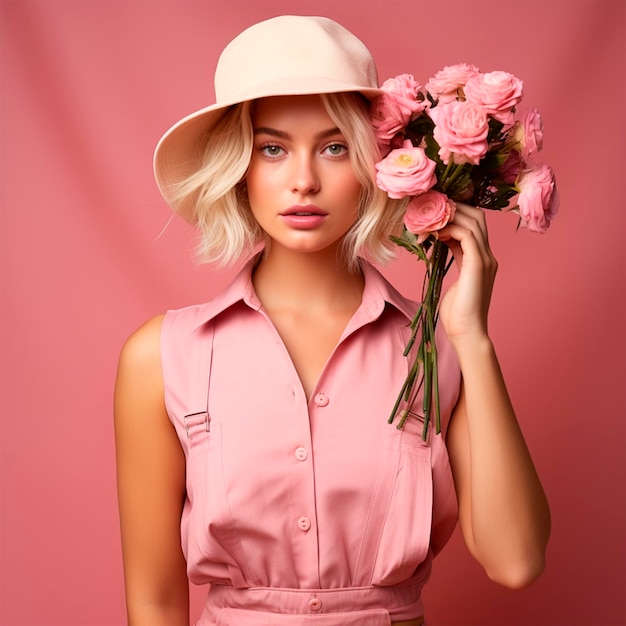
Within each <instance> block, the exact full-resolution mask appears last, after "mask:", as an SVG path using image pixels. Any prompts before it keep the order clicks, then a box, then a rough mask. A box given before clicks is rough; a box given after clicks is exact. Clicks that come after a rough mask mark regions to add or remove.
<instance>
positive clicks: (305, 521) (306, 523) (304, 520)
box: [298, 516, 311, 532]
mask: <svg viewBox="0 0 626 626" xmlns="http://www.w3.org/2000/svg"><path fill="white" fill-rule="evenodd" d="M298 528H299V529H300V530H301V531H302V532H306V531H307V530H309V528H311V520H310V519H309V518H308V517H304V516H302V517H301V518H300V519H299V520H298Z"/></svg>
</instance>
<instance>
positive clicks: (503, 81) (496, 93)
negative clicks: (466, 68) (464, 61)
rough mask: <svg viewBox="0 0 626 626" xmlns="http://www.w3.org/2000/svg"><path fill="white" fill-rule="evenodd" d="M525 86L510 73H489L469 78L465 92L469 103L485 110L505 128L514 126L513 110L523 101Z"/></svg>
mask: <svg viewBox="0 0 626 626" xmlns="http://www.w3.org/2000/svg"><path fill="white" fill-rule="evenodd" d="M523 87H524V84H523V83H522V81H521V80H519V79H518V78H515V76H513V74H509V73H508V72H488V73H487V74H477V75H476V76H472V77H471V78H469V80H468V81H467V83H466V84H465V88H464V92H465V97H466V98H467V100H468V102H472V103H473V104H475V105H476V106H479V107H482V108H483V109H485V111H486V113H487V114H488V115H492V116H493V117H495V118H496V119H497V120H499V121H500V122H502V123H503V124H504V125H505V126H510V125H512V124H513V122H514V119H513V114H512V109H513V108H514V107H516V106H517V105H518V104H519V103H520V102H521V100H522V92H523Z"/></svg>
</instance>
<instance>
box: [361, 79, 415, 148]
mask: <svg viewBox="0 0 626 626" xmlns="http://www.w3.org/2000/svg"><path fill="white" fill-rule="evenodd" d="M381 89H383V91H384V93H383V94H382V95H380V96H378V97H377V98H374V100H373V101H372V105H371V109H370V116H371V120H372V126H373V127H374V133H375V134H376V138H377V139H378V142H379V143H380V144H382V145H388V144H389V142H390V141H391V139H392V138H393V136H394V135H395V134H396V133H399V132H401V131H402V130H404V127H405V126H406V125H407V124H408V123H409V122H410V121H411V118H412V116H413V115H414V114H415V113H417V112H419V111H423V110H424V108H426V102H420V101H418V100H417V94H418V92H419V90H420V89H421V85H420V84H419V83H418V82H417V81H416V80H415V78H413V76H412V75H411V74H400V75H399V76H396V77H395V78H390V79H388V80H386V81H385V82H384V83H383V84H382V86H381Z"/></svg>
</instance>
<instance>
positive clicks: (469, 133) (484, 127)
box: [430, 100, 489, 165]
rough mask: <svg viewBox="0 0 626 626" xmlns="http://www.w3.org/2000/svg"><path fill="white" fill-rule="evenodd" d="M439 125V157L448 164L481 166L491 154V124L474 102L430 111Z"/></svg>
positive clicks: (451, 103) (438, 106)
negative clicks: (479, 164)
mask: <svg viewBox="0 0 626 626" xmlns="http://www.w3.org/2000/svg"><path fill="white" fill-rule="evenodd" d="M430 117H431V118H432V120H433V121H434V122H435V130H434V131H433V136H434V138H435V141H436V142H437V143H438V144H439V156H440V157H441V160H442V161H443V162H444V163H448V162H449V161H450V159H452V161H453V162H454V163H473V164H474V165H477V164H478V162H479V161H480V159H482V157H484V156H485V154H487V148H488V147H489V146H488V144H487V134H488V132H489V121H488V118H487V115H486V113H485V112H484V111H483V110H482V109H481V108H480V107H477V106H475V105H473V104H471V103H470V102H459V101H457V100H454V101H452V102H447V103H444V104H438V105H437V106H436V107H435V108H433V109H430Z"/></svg>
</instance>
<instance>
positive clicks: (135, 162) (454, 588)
mask: <svg viewBox="0 0 626 626" xmlns="http://www.w3.org/2000/svg"><path fill="white" fill-rule="evenodd" d="M281 13H308V14H322V15H327V16H329V17H332V18H335V19H337V20H339V21H340V22H342V23H344V24H345V25H346V26H348V27H349V28H351V29H352V30H353V31H355V32H356V33H357V34H358V35H360V36H361V37H362V38H363V39H364V40H365V41H366V42H367V43H368V45H369V47H370V48H371V49H372V51H373V52H374V54H375V56H376V57H377V59H378V61H379V67H380V75H381V78H382V79H384V78H386V77H388V76H390V75H393V74H398V73H401V72H412V73H414V74H415V75H416V77H417V78H418V80H421V81H422V82H425V80H426V79H427V78H428V77H429V76H430V75H432V74H433V73H434V72H435V71H436V70H438V69H440V68H441V67H443V66H444V65H446V64H452V63H456V62H460V61H465V62H469V63H473V64H475V65H478V66H479V67H481V69H483V70H484V71H488V70H493V69H505V70H508V71H510V72H513V73H515V74H516V75H518V76H519V77H520V78H522V79H523V80H524V81H525V85H526V89H525V91H526V102H525V103H526V104H529V105H532V106H536V107H538V108H539V109H540V111H541V112H542V114H543V117H544V120H545V125H546V147H545V151H544V152H545V160H546V161H547V162H548V163H550V164H551V165H552V166H553V167H554V169H555V170H556V171H557V174H558V181H559V185H560V192H561V199H562V210H561V214H560V216H559V218H558V220H557V222H556V223H555V224H554V226H553V228H552V229H551V231H550V232H549V234H548V235H545V236H539V235H532V234H530V233H528V232H519V233H517V234H515V219H514V218H513V217H512V216H507V215H500V214H493V215H490V216H489V217H490V220H489V221H490V227H491V238H492V243H493V247H494V250H495V252H496V254H497V256H498V258H499V261H500V268H501V269H500V272H499V281H498V285H497V291H496V294H495V301H494V305H493V318H492V319H493V321H492V329H493V335H494V338H495V340H496V342H497V345H498V346H499V352H500V356H501V360H502V365H503V368H504V370H505V373H506V375H507V379H508V381H509V385H510V391H511V394H512V396H513V399H514V402H515V404H516V406H517V409H518V413H519V417H520V420H521V423H522V425H523V430H524V432H525V435H526V437H527V440H528V443H529V445H530V448H531V450H532V452H533V455H534V458H535V459H536V463H537V466H538V468H539V471H540V473H541V475H542V478H543V481H544V484H545V488H546V490H547V492H548V495H549V498H550V501H551V505H552V512H553V523H554V528H553V537H552V541H551V544H550V549H549V554H548V557H549V559H548V568H547V571H546V573H545V575H544V577H543V578H542V579H541V580H540V581H539V582H538V583H537V584H536V585H534V586H533V587H531V588H530V589H528V590H525V591H521V592H511V591H506V590H504V589H501V588H499V587H498V586H496V585H495V584H493V583H491V582H489V581H488V580H487V579H486V577H485V575H484V574H483V573H482V571H480V569H479V568H478V567H477V566H476V565H475V564H474V563H473V562H472V560H471V559H470V557H469V556H468V555H467V553H466V551H465V548H464V547H463V545H462V542H461V540H460V537H459V534H458V532H457V533H456V534H455V536H454V538H453V540H452V541H451V543H450V545H449V546H448V548H447V549H446V550H445V551H444V553H443V554H442V555H441V557H439V558H438V560H437V561H436V564H435V570H434V576H433V580H432V583H431V584H430V586H429V588H428V590H427V593H426V600H427V616H428V618H429V621H430V623H431V624H466V625H467V624H520V625H521V624H537V625H539V624H541V625H548V624H572V625H574V624H594V625H601V624H624V623H625V612H624V589H625V579H624V557H625V544H624V528H625V517H624V510H625V502H624V494H625V482H624V478H625V467H624V421H625V420H624V417H625V415H624V413H625V411H624V408H625V407H624V380H625V376H624V375H625V371H624V347H625V336H624V319H625V315H624V314H625V306H624V305H625V299H624V286H625V276H624V215H625V210H624V209H625V206H624V172H625V171H626V170H625V159H624V120H625V116H624V96H625V85H624V76H625V67H624V58H625V44H624V38H625V28H624V24H625V4H624V3H623V2H622V1H621V0H615V1H607V0H581V1H571V0H564V1H550V0H546V1H543V2H532V1H524V0H519V1H518V0H511V1H500V2H494V1H489V0H485V1H478V0H477V1H472V0H465V1H462V0H459V1H452V0H450V1H447V0H439V1H418V0H415V1H413V2H402V1H394V0H387V1H382V0H379V1H374V2H370V1H367V0H361V1H355V2H341V1H337V0H328V1H322V0H309V1H308V2H306V3H305V2H298V1H296V0H291V1H278V0H266V1H263V2H252V1H249V2H242V1H238V0H229V1H228V2H222V1H215V2H208V1H207V2H191V1H189V2H188V1H185V0H181V1H175V0H170V1H154V2H149V1H146V0H144V1H142V0H138V1H133V2H117V1H109V2H81V1H78V0H74V1H72V0H69V1H63V2H55V1H51V2H34V1H28V0H26V1H20V2H17V1H4V2H2V3H1V4H0V18H1V29H2V30H1V33H0V35H1V38H0V41H1V46H2V49H1V63H2V66H1V72H2V73H1V76H2V89H1V93H2V96H1V97H2V119H1V123H2V162H1V175H2V180H1V198H0V201H1V204H0V206H1V210H2V230H1V237H2V243H1V247H0V254H1V259H0V260H1V279H2V310H1V314H2V317H1V320H0V322H1V340H2V350H1V359H2V396H1V418H2V431H1V456H0V459H1V464H2V465H1V481H2V482H1V541H2V543H1V546H0V549H1V567H2V570H1V580H0V593H1V609H0V611H1V612H0V622H1V623H2V624H4V625H7V626H11V625H18V624H24V625H34V624H46V625H48V626H53V625H63V626H68V625H78V624H89V625H108V626H110V625H113V624H122V623H124V603H123V586H122V571H121V558H120V546H119V531H118V520H117V509H116V498H115V473H114V449H113V432H112V420H111V402H112V387H113V380H114V375H115V367H116V361H117V355H118V351H119V348H120V346H121V344H122V342H123V340H124V339H125V337H126V336H127V335H128V334H129V333H130V332H131V331H132V330H133V329H134V328H135V327H136V326H138V325H139V324H140V323H141V322H142V321H143V320H145V319H146V318H148V317H149V316H152V315H154V314H156V313H158V312H161V311H163V310H164V309H166V308H173V307H177V306H182V305H184V304H188V303H193V302H197V301H203V300H206V299H208V298H210V297H211V296H212V295H213V294H214V293H215V292H216V291H217V290H218V289H219V288H220V287H221V286H222V285H223V284H224V283H225V281H227V280H228V279H229V277H230V274H219V273H215V272H214V271H212V270H211V269H210V268H206V267H203V268H198V267H196V266H194V264H193V262H192V248H193V243H194V240H193V237H192V236H191V233H190V232H189V230H188V228H187V227H186V226H185V225H183V224H181V223H179V222H178V221H177V220H174V221H172V222H171V224H169V225H168V226H167V228H165V226H166V225H167V224H168V219H169V215H170V214H169V210H168V209H167V207H166V206H165V205H164V203H163V202H162V201H161V199H160V196H159V195H158V193H157V190H156V188H155V186H154V184H153V181H152V174H151V155H152V150H153V147H154V144H155V142H156V140H157V139H158V137H159V136H160V134H161V133H162V132H163V131H164V130H165V128H166V127H167V126H168V125H169V124H170V123H172V122H174V121H175V120H177V119H178V118H179V117H181V116H182V115H184V114H186V113H188V112H190V111H191V110H193V109H194V108H200V107H201V106H203V105H205V104H208V103H209V102H211V101H212V98H213V88H212V84H211V82H210V77H211V74H212V71H213V67H214V63H215V60H216V57H217V54H218V52H219V50H220V49H221V48H222V47H223V45H224V44H225V43H226V42H227V41H228V40H230V39H231V38H232V37H233V36H234V35H235V34H236V33H238V32H239V31H240V30H242V29H243V28H244V27H246V26H248V25H249V24H251V23H253V22H255V21H258V20H260V19H264V18H267V17H270V16H273V15H277V14H281ZM164 228H165V230H164ZM162 231H163V232H162ZM416 273H417V268H416V265H415V262H414V260H413V259H409V258H406V257H402V258H401V259H400V260H399V261H398V262H397V263H396V264H394V265H393V266H391V267H390V268H389V269H388V270H387V274H388V275H389V276H390V277H391V278H392V279H393V280H394V282H396V284H398V285H399V286H400V287H401V288H402V289H403V290H404V291H406V292H407V293H408V294H409V295H412V296H417V294H418V283H419V281H418V280H417V278H416V277H415V275H416ZM201 591H202V590H195V591H194V594H193V607H194V613H197V611H198V607H199V606H200V604H201Z"/></svg>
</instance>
